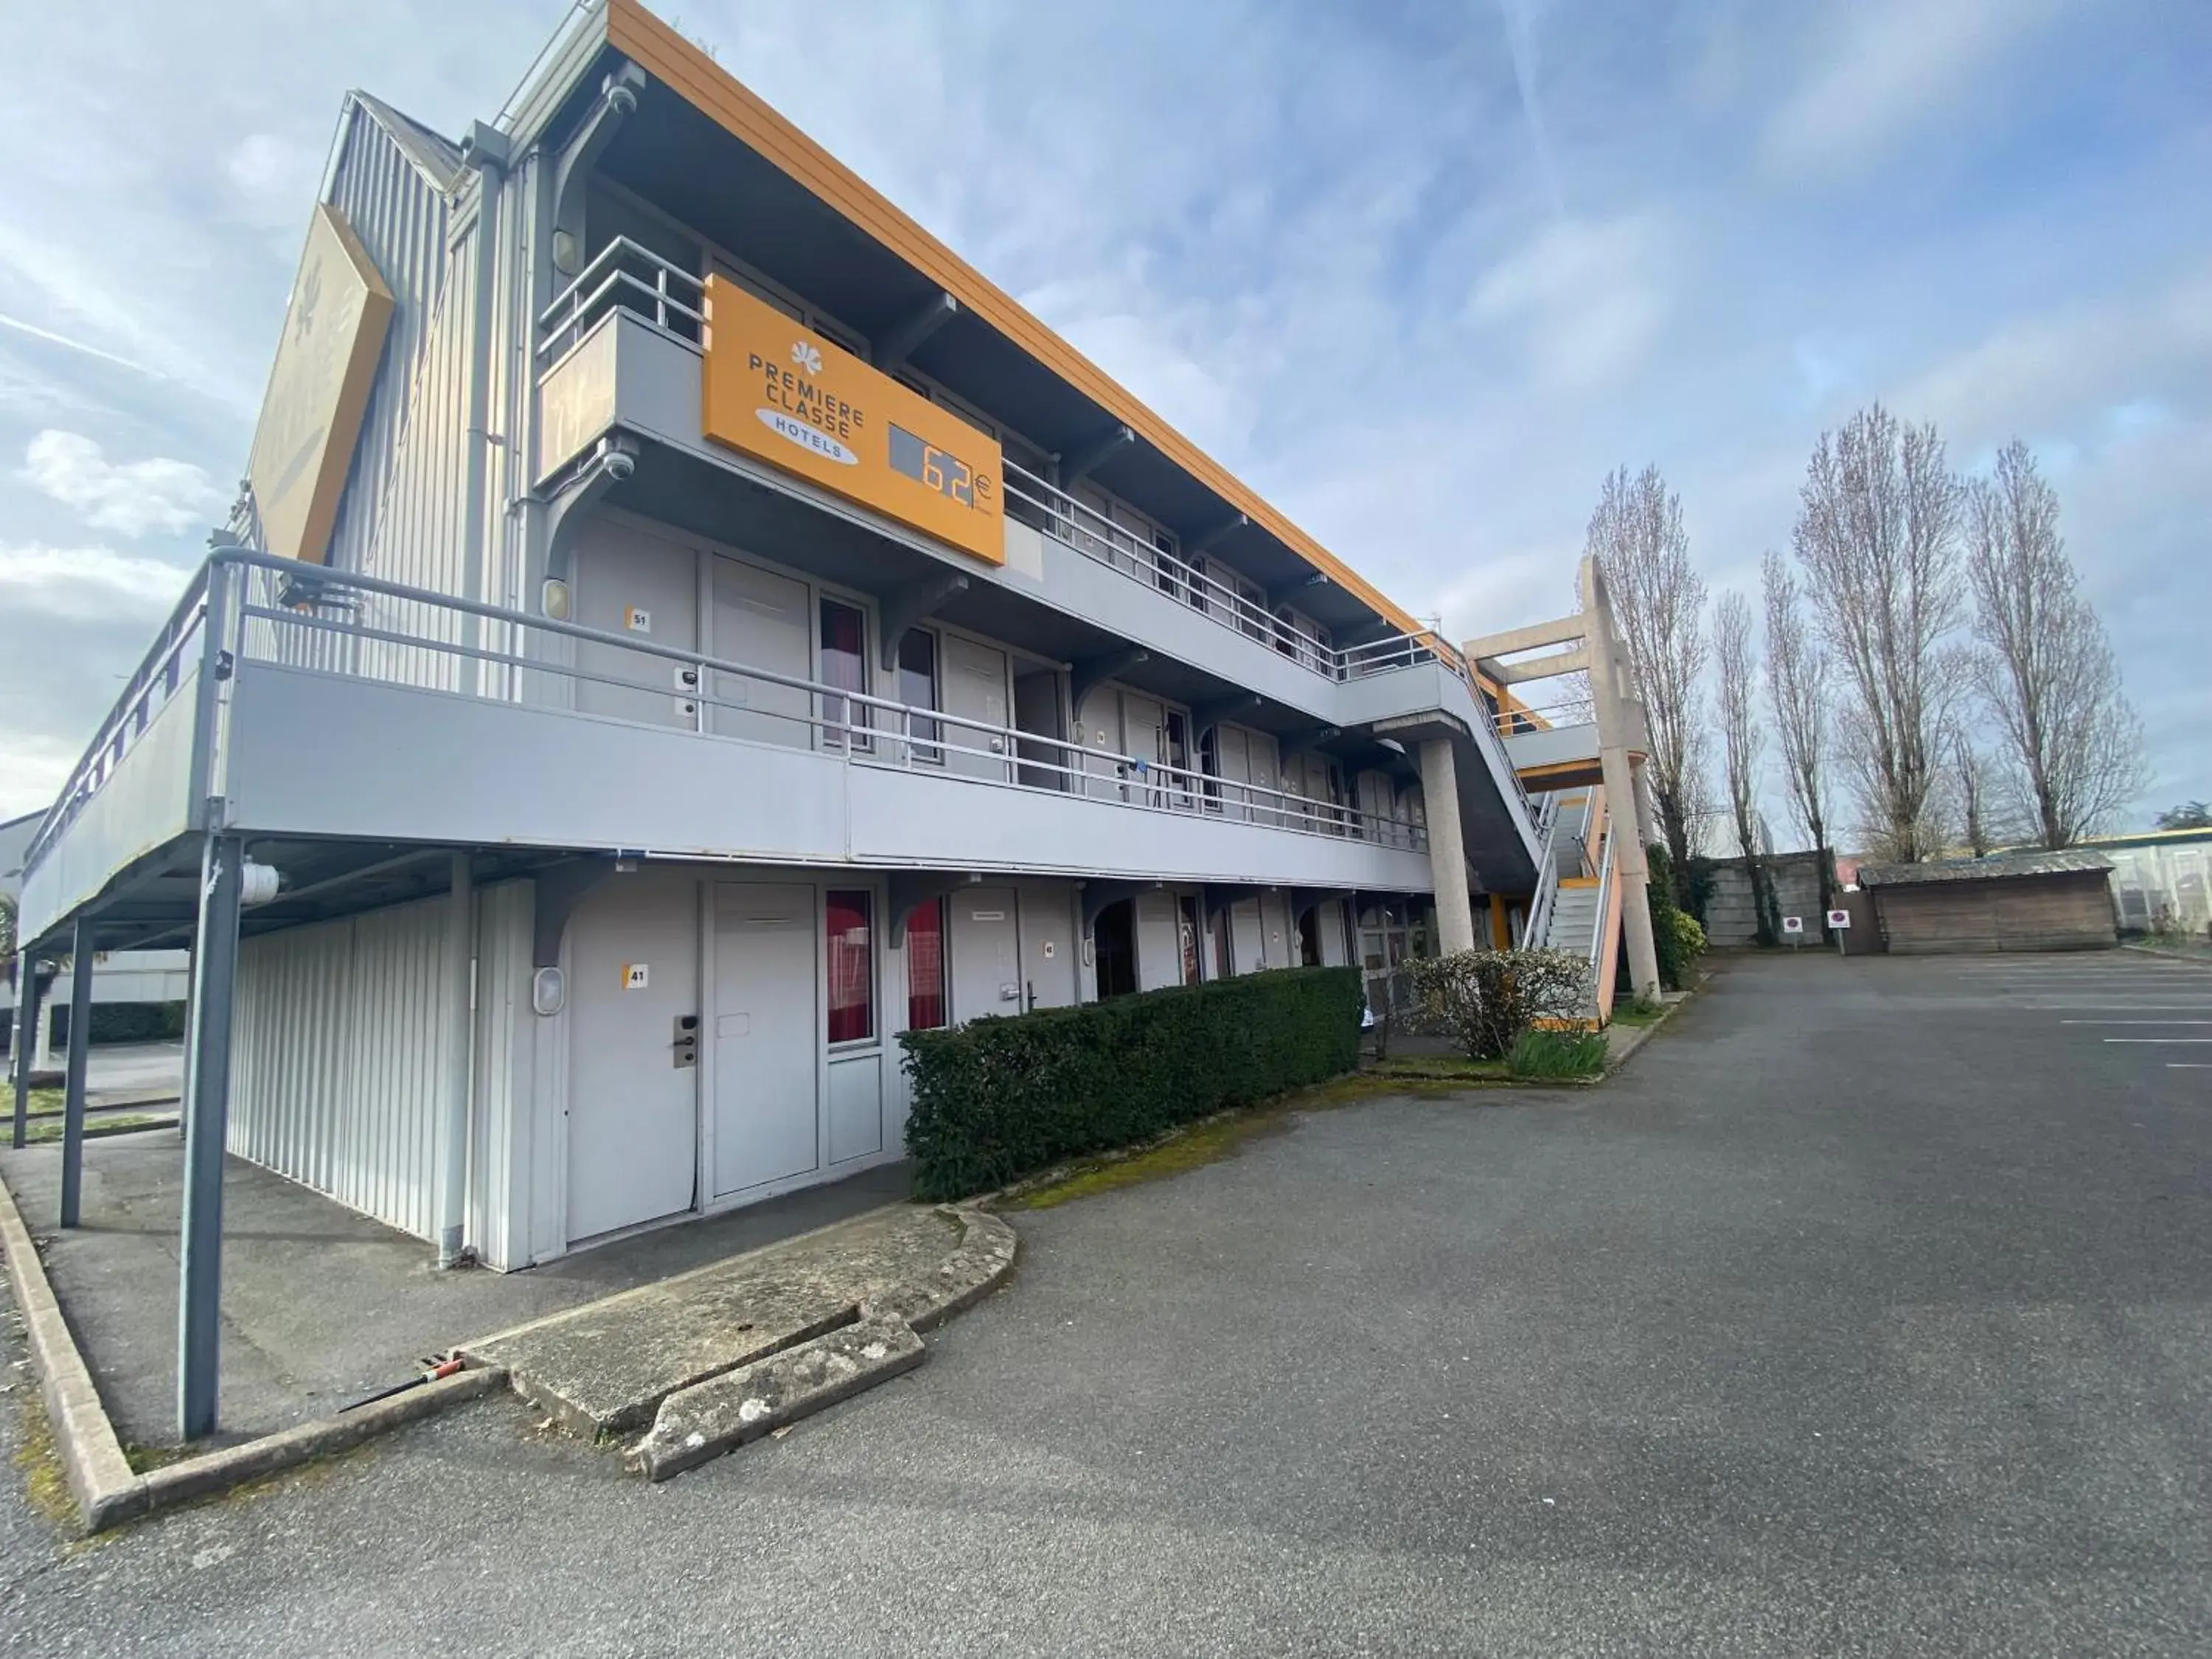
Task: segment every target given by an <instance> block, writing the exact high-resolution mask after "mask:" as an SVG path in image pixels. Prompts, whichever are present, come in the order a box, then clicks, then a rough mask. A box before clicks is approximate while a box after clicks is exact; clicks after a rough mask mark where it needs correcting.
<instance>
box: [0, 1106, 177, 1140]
mask: <svg viewBox="0 0 2212 1659" xmlns="http://www.w3.org/2000/svg"><path fill="white" fill-rule="evenodd" d="M175 1121H177V1120H176V1119H175V1118H174V1117H165V1116H161V1115H152V1114H148V1113H143V1112H137V1113H133V1112H123V1113H119V1114H118V1115H115V1116H112V1117H95V1118H92V1119H90V1120H88V1121H87V1122H86V1124H85V1133H86V1134H87V1136H88V1137H90V1138H93V1139H97V1138H98V1137H100V1136H101V1135H121V1134H128V1133H131V1131H132V1130H133V1129H154V1128H164V1127H167V1126H169V1125H171V1124H173V1123H174V1122H175ZM62 1127H63V1125H62V1121H61V1119H60V1118H59V1117H52V1118H48V1119H46V1120H44V1121H40V1122H36V1123H33V1124H31V1125H30V1126H29V1127H27V1128H26V1129H25V1130H24V1131H23V1142H24V1144H25V1145H26V1146H37V1145H38V1144H39V1143H40V1141H45V1140H59V1139H61V1138H62Z"/></svg>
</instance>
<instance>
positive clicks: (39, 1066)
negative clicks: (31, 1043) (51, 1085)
mask: <svg viewBox="0 0 2212 1659" xmlns="http://www.w3.org/2000/svg"><path fill="white" fill-rule="evenodd" d="M31 1029H32V1030H34V1031H36V1032H37V1033H38V1038H37V1045H38V1046H37V1048H36V1049H35V1050H34V1051H33V1054H32V1055H31V1069H32V1070H33V1071H34V1072H51V1071H52V1070H53V1069H54V1000H53V999H52V997H46V998H44V999H42V1000H40V1004H39V1012H38V1013H37V1014H36V1015H35V1016H34V1017H33V1019H32V1021H31ZM73 1038H74V1034H72V1039H73Z"/></svg>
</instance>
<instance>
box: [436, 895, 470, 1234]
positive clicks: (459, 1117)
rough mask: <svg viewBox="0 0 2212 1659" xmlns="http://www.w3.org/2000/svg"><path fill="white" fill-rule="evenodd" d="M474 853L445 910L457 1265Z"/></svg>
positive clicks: (450, 1171)
mask: <svg viewBox="0 0 2212 1659" xmlns="http://www.w3.org/2000/svg"><path fill="white" fill-rule="evenodd" d="M472 875H473V872H472V871H471V866H470V862H469V854H466V853H456V854H453V881H452V895H451V896H450V897H449V898H448V899H447V908H446V1020H445V1025H446V1032H445V1036H446V1052H445V1062H446V1079H445V1080H446V1088H445V1100H444V1105H445V1114H444V1122H443V1123H442V1125H441V1133H440V1135H439V1148H438V1191H439V1199H438V1265H439V1266H440V1267H458V1266H459V1263H460V1260H461V1230H462V1225H463V1223H464V1222H465V1219H466V1217H467V1212H468V1168H469V1039H470V1036H471V1031H470V1029H469V1028H470V1026H471V1024H472V1023H473V1022H472V1021H471V1018H470V1009H469V1002H470V997H469V959H470V957H471V955H472V954H473V951H472V946H473V945H475V942H476V890H475V887H474V885H473V882H472Z"/></svg>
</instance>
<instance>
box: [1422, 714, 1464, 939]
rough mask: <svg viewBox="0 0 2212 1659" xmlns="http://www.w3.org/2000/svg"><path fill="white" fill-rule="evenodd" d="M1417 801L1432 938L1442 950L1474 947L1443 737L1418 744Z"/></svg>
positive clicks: (1448, 748) (1450, 763) (1453, 772)
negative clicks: (1431, 890)
mask: <svg viewBox="0 0 2212 1659" xmlns="http://www.w3.org/2000/svg"><path fill="white" fill-rule="evenodd" d="M1421 805H1422V808H1423V811H1425V814H1426V816H1427V817H1428V829H1429V878H1430V880H1431V881H1432V882H1433V883H1435V884H1436V890H1437V944H1438V945H1439V946H1440V947H1441V948H1442V950H1443V954H1444V955H1446V956H1449V955H1451V954H1452V953H1453V952H1454V951H1472V950H1473V949H1474V900H1473V899H1472V898H1470V897H1469V896H1468V886H1467V842H1466V840H1465V838H1464V837H1463V836H1462V834H1461V832H1460V823H1459V771H1458V768H1457V765H1456V763H1455V762H1454V760H1453V758H1452V745H1451V739H1450V738H1428V739H1427V740H1426V741H1425V742H1424V743H1423V744H1421Z"/></svg>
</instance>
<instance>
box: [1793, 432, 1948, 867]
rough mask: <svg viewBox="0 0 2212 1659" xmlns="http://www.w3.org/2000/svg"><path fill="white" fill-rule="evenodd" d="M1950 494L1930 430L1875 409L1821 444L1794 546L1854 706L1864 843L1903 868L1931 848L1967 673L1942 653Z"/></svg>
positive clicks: (1850, 753) (1849, 741)
mask: <svg viewBox="0 0 2212 1659" xmlns="http://www.w3.org/2000/svg"><path fill="white" fill-rule="evenodd" d="M1961 494H1962V492H1961V490H1960V485H1959V482H1958V480H1957V479H1955V478H1954V477H1952V476H1951V473H1950V471H1949V469H1948V465H1946V461H1945V457H1944V450H1943V441H1942V438H1941V437H1940V436H1938V435H1937V434H1936V428H1934V427H1933V426H1918V427H1915V426H1906V425H1903V424H1901V423H1900V422H1899V421H1898V419H1897V418H1896V416H1893V415H1892V414H1890V413H1889V411H1888V410H1886V409H1884V408H1882V406H1881V404H1875V405H1873V406H1872V407H1871V408H1869V409H1864V410H1860V411H1859V413H1857V415H1854V416H1852V417H1851V418H1850V421H1849V422H1846V423H1845V424H1844V427H1843V428H1842V429H1841V430H1840V431H1836V432H1824V433H1822V434H1821V435H1820V442H1819V443H1818V444H1817V445H1815V446H1814V450H1813V458H1812V460H1811V462H1810V463H1809V464H1808V466H1807V467H1806V471H1805V483H1804V488H1803V489H1802V492H1801V496H1802V505H1801V506H1800V507H1799V509H1798V514H1797V526H1796V533H1795V535H1794V538H1793V541H1794V544H1795V545H1796V552H1797V562H1798V563H1799V564H1800V565H1801V566H1802V568H1803V569H1804V572H1805V578H1806V586H1807V589H1808V592H1809V595H1810V597H1811V599H1812V601H1813V603H1814V606H1815V608H1816V610H1817V612H1818V615H1819V617H1820V631H1821V634H1822V635H1823V637H1824V638H1825V639H1826V641H1827V645H1828V648H1829V651H1830V653H1832V656H1833V657H1834V659H1835V661H1836V663H1837V664H1838V667H1839V668H1840V670H1841V672H1842V674H1843V677H1844V682H1845V684H1846V685H1847V686H1848V687H1849V689H1850V692H1851V694H1852V696H1851V702H1852V705H1853V706H1852V708H1851V709H1850V720H1849V721H1848V722H1847V724H1846V726H1845V728H1844V734H1845V739H1846V741H1845V747H1844V755H1845V759H1846V762H1847V763H1848V774H1849V775H1850V778H1851V781H1852V782H1853V784H1854V785H1855V787H1856V793H1857V795H1858V797H1859V802H1860V806H1861V810H1862V812H1863V815H1864V817H1865V819H1866V824H1865V828H1866V830H1867V832H1868V836H1869V841H1870V842H1872V843H1873V844H1874V846H1875V850H1876V852H1877V853H1878V854H1880V855H1881V856H1882V857H1885V858H1889V859H1893V860H1901V861H1905V862H1914V861H1917V860H1921V859H1924V858H1927V857H1929V855H1931V854H1934V853H1935V852H1936V850H1937V849H1938V848H1939V847H1940V844H1941V835H1940V831H1939V829H1938V826H1937V825H1936V823H1934V822H1933V821H1932V819H1931V815H1930V812H1929V806H1930V804H1931V796H1932V794H1933V793H1934V791H1935V787H1936V780H1937V774H1938V771H1939V769H1940V757H1941V750H1940V748H1939V744H1941V741H1942V732H1943V730H1944V726H1945V723H1946V716H1947V715H1948V713H1949V710H1950V708H1951V706H1952V704H1953V702H1954V701H1955V699H1956V697H1957V695H1958V691H1959V689H1960V683H1961V681H1962V678H1963V677H1964V669H1965V662H1964V659H1963V658H1962V657H1961V656H1960V654H1959V653H1957V652H1956V651H1955V650H1954V649H1953V648H1951V635H1952V631H1953V629H1954V628H1955V627H1956V625H1957V623H1958V622H1959V619H1960V613H1961V611H1962V608H1963V603H1964V598H1965V595H1964V589H1963V587H1962V585H1961V583H1960V579H1959V520H1960V498H1961Z"/></svg>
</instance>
